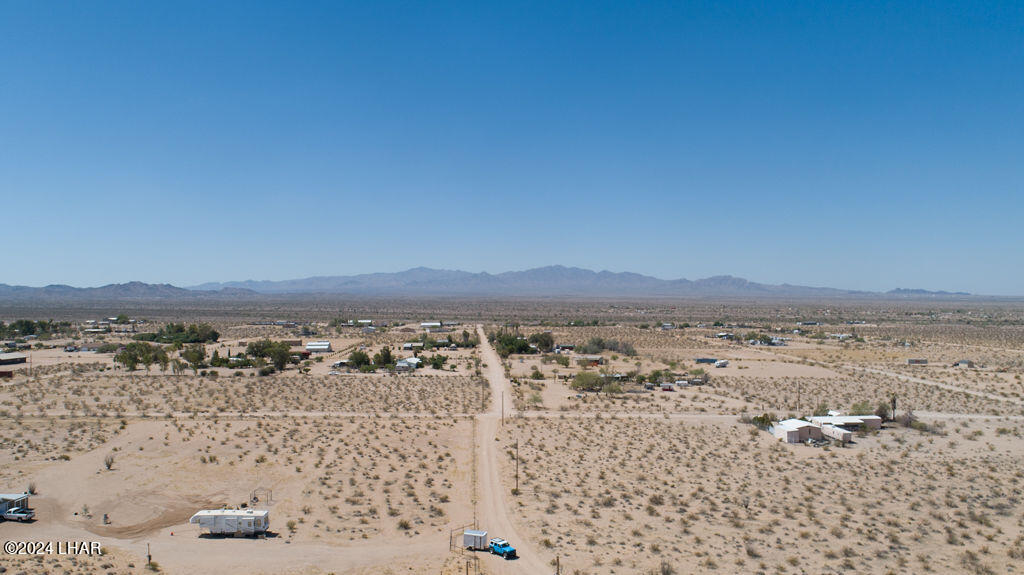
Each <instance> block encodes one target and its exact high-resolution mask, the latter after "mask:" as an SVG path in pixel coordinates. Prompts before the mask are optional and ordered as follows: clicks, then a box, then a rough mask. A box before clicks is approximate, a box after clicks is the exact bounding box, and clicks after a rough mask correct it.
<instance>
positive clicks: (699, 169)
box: [0, 1, 1024, 295]
mask: <svg viewBox="0 0 1024 575" xmlns="http://www.w3.org/2000/svg"><path fill="white" fill-rule="evenodd" d="M636 4H637V3H613V2H606V3H602V2H580V3H567V2H554V3H553V2H536V3H520V2H492V3H484V2H465V3H442V2H437V3H418V2H401V3H388V2H366V3H351V4H349V3H343V2H323V3H318V2H304V3H285V2H280V3H259V2H213V3H211V2H185V1H182V2H165V3H158V2H54V3H48V2H35V1H4V2H0V54H2V57H0V109H3V110H4V112H3V113H2V114H0V190H2V197H3V206H4V207H3V211H4V217H3V222H4V227H5V234H4V235H5V237H6V238H7V239H8V242H7V244H6V245H7V249H6V250H5V254H4V256H5V257H4V259H5V265H4V266H3V267H2V268H0V269H2V272H0V283H9V284H24V285H45V284H49V283H67V284H72V285H80V286H88V285H102V284H105V283H111V282H123V281H130V280H141V281H147V282H169V283H174V284H177V285H192V284H196V283H200V282H204V281H221V280H241V279H289V278H296V277H305V276H310V275H342V274H351V273H362V272H375V271H398V270H402V269H406V268H409V267H414V266H419V265H424V266H430V267H439V268H449V269H464V270H468V271H481V270H486V271H490V272H501V271H506V270H513V269H524V268H528V267H534V266H540V265H548V264H565V265H577V266H580V267H586V268H591V269H598V270H599V269H609V270H613V271H635V272H640V273H647V274H651V275H655V276H658V277H663V278H677V277H686V278H690V279H695V278H700V277H707V276H710V275H716V274H733V275H738V276H742V277H746V278H748V279H751V280H755V281H761V282H769V283H781V282H789V283H799V284H805V285H827V286H832V287H842V288H854V289H871V290H887V289H891V288H894V287H924V288H930V289H948V290H964V291H970V292H974V293H985V294H1010V295H1024V266H1021V265H1020V262H1019V260H1020V257H1021V256H1020V255H1019V254H1020V252H1021V247H1022V246H1024V225H1022V216H1024V4H1020V3H1012V2H1004V3H993V4H987V3H982V2H964V3H940V2H916V3H915V2H895V3H891V4H886V3H875V2H864V3H850V4H849V5H841V4H840V3H834V2H819V3H790V2H765V3H743V4H739V3H736V4H728V5H724V6H723V5H716V4H712V3H708V4H702V3H697V2H687V3H654V2H650V3H639V5H636Z"/></svg>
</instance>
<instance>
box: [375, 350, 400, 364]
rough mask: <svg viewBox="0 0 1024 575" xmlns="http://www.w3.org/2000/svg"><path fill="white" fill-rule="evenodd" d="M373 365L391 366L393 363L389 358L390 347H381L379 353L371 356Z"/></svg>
mask: <svg viewBox="0 0 1024 575" xmlns="http://www.w3.org/2000/svg"><path fill="white" fill-rule="evenodd" d="M373 363H374V364H375V365H377V366H381V367H382V366H385V365H392V364H394V363H395V360H394V358H393V357H392V356H391V348H390V347H387V346H385V347H382V348H381V349H380V352H378V353H375V354H374V355H373Z"/></svg>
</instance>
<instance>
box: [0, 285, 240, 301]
mask: <svg viewBox="0 0 1024 575" xmlns="http://www.w3.org/2000/svg"><path fill="white" fill-rule="evenodd" d="M244 295H250V296H252V295H257V294H256V292H254V291H252V290H246V289H239V288H223V289H220V290H215V291H214V290H192V289H186V288H182V287H177V286H173V285H171V284H147V283H143V282H128V283H123V284H108V285H105V286H101V287H94V288H79V287H73V286H69V285H63V284H53V285H48V286H44V287H27V286H12V285H7V284H0V299H7V300H66V299H80V300H133V299H140V300H141V299H145V300H153V299H164V300H176V299H197V298H225V297H238V296H244Z"/></svg>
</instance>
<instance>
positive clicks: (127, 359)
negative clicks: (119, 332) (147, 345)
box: [114, 349, 139, 371]
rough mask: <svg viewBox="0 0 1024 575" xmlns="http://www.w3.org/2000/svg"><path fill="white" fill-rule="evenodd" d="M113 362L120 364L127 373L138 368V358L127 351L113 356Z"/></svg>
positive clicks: (124, 350)
mask: <svg viewBox="0 0 1024 575" xmlns="http://www.w3.org/2000/svg"><path fill="white" fill-rule="evenodd" d="M114 362H115V363H120V364H121V365H123V366H124V367H125V369H127V370H128V371H135V368H136V367H138V366H139V356H138V355H136V354H135V353H133V352H131V351H128V350H127V349H123V350H121V351H119V352H117V354H116V355H115V356H114Z"/></svg>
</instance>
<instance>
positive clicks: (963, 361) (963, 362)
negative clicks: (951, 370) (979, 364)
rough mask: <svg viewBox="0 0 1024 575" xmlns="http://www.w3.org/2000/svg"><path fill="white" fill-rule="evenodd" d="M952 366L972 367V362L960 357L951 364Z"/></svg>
mask: <svg viewBox="0 0 1024 575" xmlns="http://www.w3.org/2000/svg"><path fill="white" fill-rule="evenodd" d="M953 366H954V367H966V368H971V369H974V362H973V361H971V360H969V359H961V360H960V361H958V362H956V363H954V364H953Z"/></svg>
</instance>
